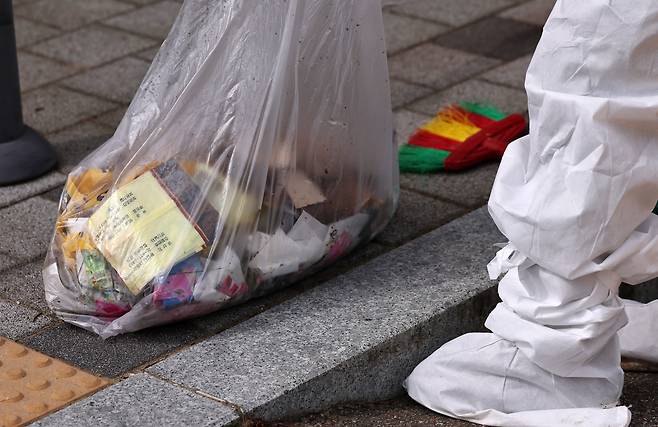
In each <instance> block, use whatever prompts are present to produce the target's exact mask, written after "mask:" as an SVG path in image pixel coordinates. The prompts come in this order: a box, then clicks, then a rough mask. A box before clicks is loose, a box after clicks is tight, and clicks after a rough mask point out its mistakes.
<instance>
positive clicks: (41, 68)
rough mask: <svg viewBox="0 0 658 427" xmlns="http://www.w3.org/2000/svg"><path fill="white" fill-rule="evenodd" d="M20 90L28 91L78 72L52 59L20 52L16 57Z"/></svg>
mask: <svg viewBox="0 0 658 427" xmlns="http://www.w3.org/2000/svg"><path fill="white" fill-rule="evenodd" d="M18 68H19V70H20V84H21V90H23V91H28V90H31V89H34V88H36V87H39V86H42V85H44V84H47V83H50V82H54V81H57V80H60V79H62V78H64V77H67V76H70V75H72V74H74V73H76V72H77V71H78V70H77V69H76V68H75V67H72V66H70V65H67V64H62V63H59V62H57V61H53V60H52V59H48V58H43V57H40V56H36V55H32V54H30V53H27V52H21V54H20V55H18Z"/></svg>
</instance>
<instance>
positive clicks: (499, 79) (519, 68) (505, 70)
mask: <svg viewBox="0 0 658 427" xmlns="http://www.w3.org/2000/svg"><path fill="white" fill-rule="evenodd" d="M531 59H532V55H526V56H522V57H521V58H518V59H516V60H514V61H512V62H507V63H505V64H504V65H501V66H500V67H496V68H494V69H493V70H491V71H487V72H486V73H484V74H483V75H482V76H481V78H482V79H483V80H487V81H490V82H492V83H499V84H502V85H506V86H510V87H515V88H517V89H521V90H525V75H526V72H527V71H528V66H529V65H530V60H531Z"/></svg>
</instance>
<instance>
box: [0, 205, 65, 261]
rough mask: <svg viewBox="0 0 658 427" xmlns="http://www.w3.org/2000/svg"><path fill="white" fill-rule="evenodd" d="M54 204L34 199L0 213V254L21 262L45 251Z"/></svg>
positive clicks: (53, 221) (54, 209) (50, 234)
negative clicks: (0, 219) (0, 220)
mask: <svg viewBox="0 0 658 427" xmlns="http://www.w3.org/2000/svg"><path fill="white" fill-rule="evenodd" d="M56 216H57V205H56V204H55V203H53V202H51V201H49V200H45V199H42V198H40V197H33V198H31V199H27V200H24V201H22V202H20V203H16V204H15V205H11V206H9V207H6V208H3V209H1V210H0V218H2V222H0V236H2V239H0V253H3V254H6V255H10V256H12V257H14V258H19V259H21V260H28V259H34V258H35V257H38V256H40V255H42V254H44V253H45V252H46V249H47V248H48V244H49V243H50V239H51V238H52V234H53V230H54V226H55V218H56Z"/></svg>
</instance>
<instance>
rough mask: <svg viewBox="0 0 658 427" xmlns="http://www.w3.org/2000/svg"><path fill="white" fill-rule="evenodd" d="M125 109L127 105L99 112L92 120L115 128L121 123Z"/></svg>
mask: <svg viewBox="0 0 658 427" xmlns="http://www.w3.org/2000/svg"><path fill="white" fill-rule="evenodd" d="M126 110H127V107H119V108H117V109H116V110H112V111H110V112H109V113H104V114H101V115H100V116H98V117H96V118H95V119H94V121H96V122H98V123H100V124H102V125H105V126H108V127H110V128H112V129H116V128H117V127H118V126H119V123H121V119H123V116H124V115H125V114H126Z"/></svg>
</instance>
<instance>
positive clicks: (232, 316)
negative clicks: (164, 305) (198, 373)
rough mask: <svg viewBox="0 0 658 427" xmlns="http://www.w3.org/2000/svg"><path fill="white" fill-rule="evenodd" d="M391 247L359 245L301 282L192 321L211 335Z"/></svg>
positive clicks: (371, 243)
mask: <svg viewBox="0 0 658 427" xmlns="http://www.w3.org/2000/svg"><path fill="white" fill-rule="evenodd" d="M389 250H390V248H389V247H387V246H384V245H381V244H378V243H375V242H370V243H367V244H365V245H363V246H361V247H359V248H356V249H355V250H354V252H352V253H351V254H348V255H347V256H345V257H344V258H343V259H341V260H338V261H337V262H336V263H335V264H333V265H331V266H328V267H327V268H325V269H324V270H322V271H319V272H316V273H315V274H313V275H311V276H309V277H307V278H306V279H303V280H301V281H300V282H297V283H294V284H292V285H290V286H287V287H284V288H283V289H280V290H277V291H275V292H272V293H269V294H267V295H265V296H262V297H258V298H254V299H252V300H249V301H247V302H245V303H243V304H240V305H237V306H235V307H229V308H226V309H223V310H220V311H217V312H215V313H210V314H208V315H206V316H203V317H199V318H197V319H192V320H191V322H192V323H193V324H194V325H196V326H198V327H199V328H202V329H204V330H206V331H207V333H208V335H214V334H217V333H218V332H221V331H223V330H226V329H229V328H230V327H232V326H234V325H237V324H238V323H240V322H242V321H245V320H247V319H249V318H251V317H253V316H255V315H257V314H259V313H263V312H265V311H266V310H268V309H270V308H272V307H274V306H277V305H279V304H281V303H283V302H285V301H288V300H290V299H292V298H294V297H296V296H297V295H299V294H301V293H303V292H306V291H308V290H309V289H312V288H315V287H316V286H322V284H323V283H324V282H327V281H328V280H331V279H333V278H335V277H338V276H339V275H341V274H343V273H346V272H347V271H349V270H352V269H354V268H356V267H357V266H359V265H362V264H365V263H366V262H368V261H370V260H371V259H374V258H376V257H378V256H380V255H382V254H383V253H385V252H387V251H389Z"/></svg>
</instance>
